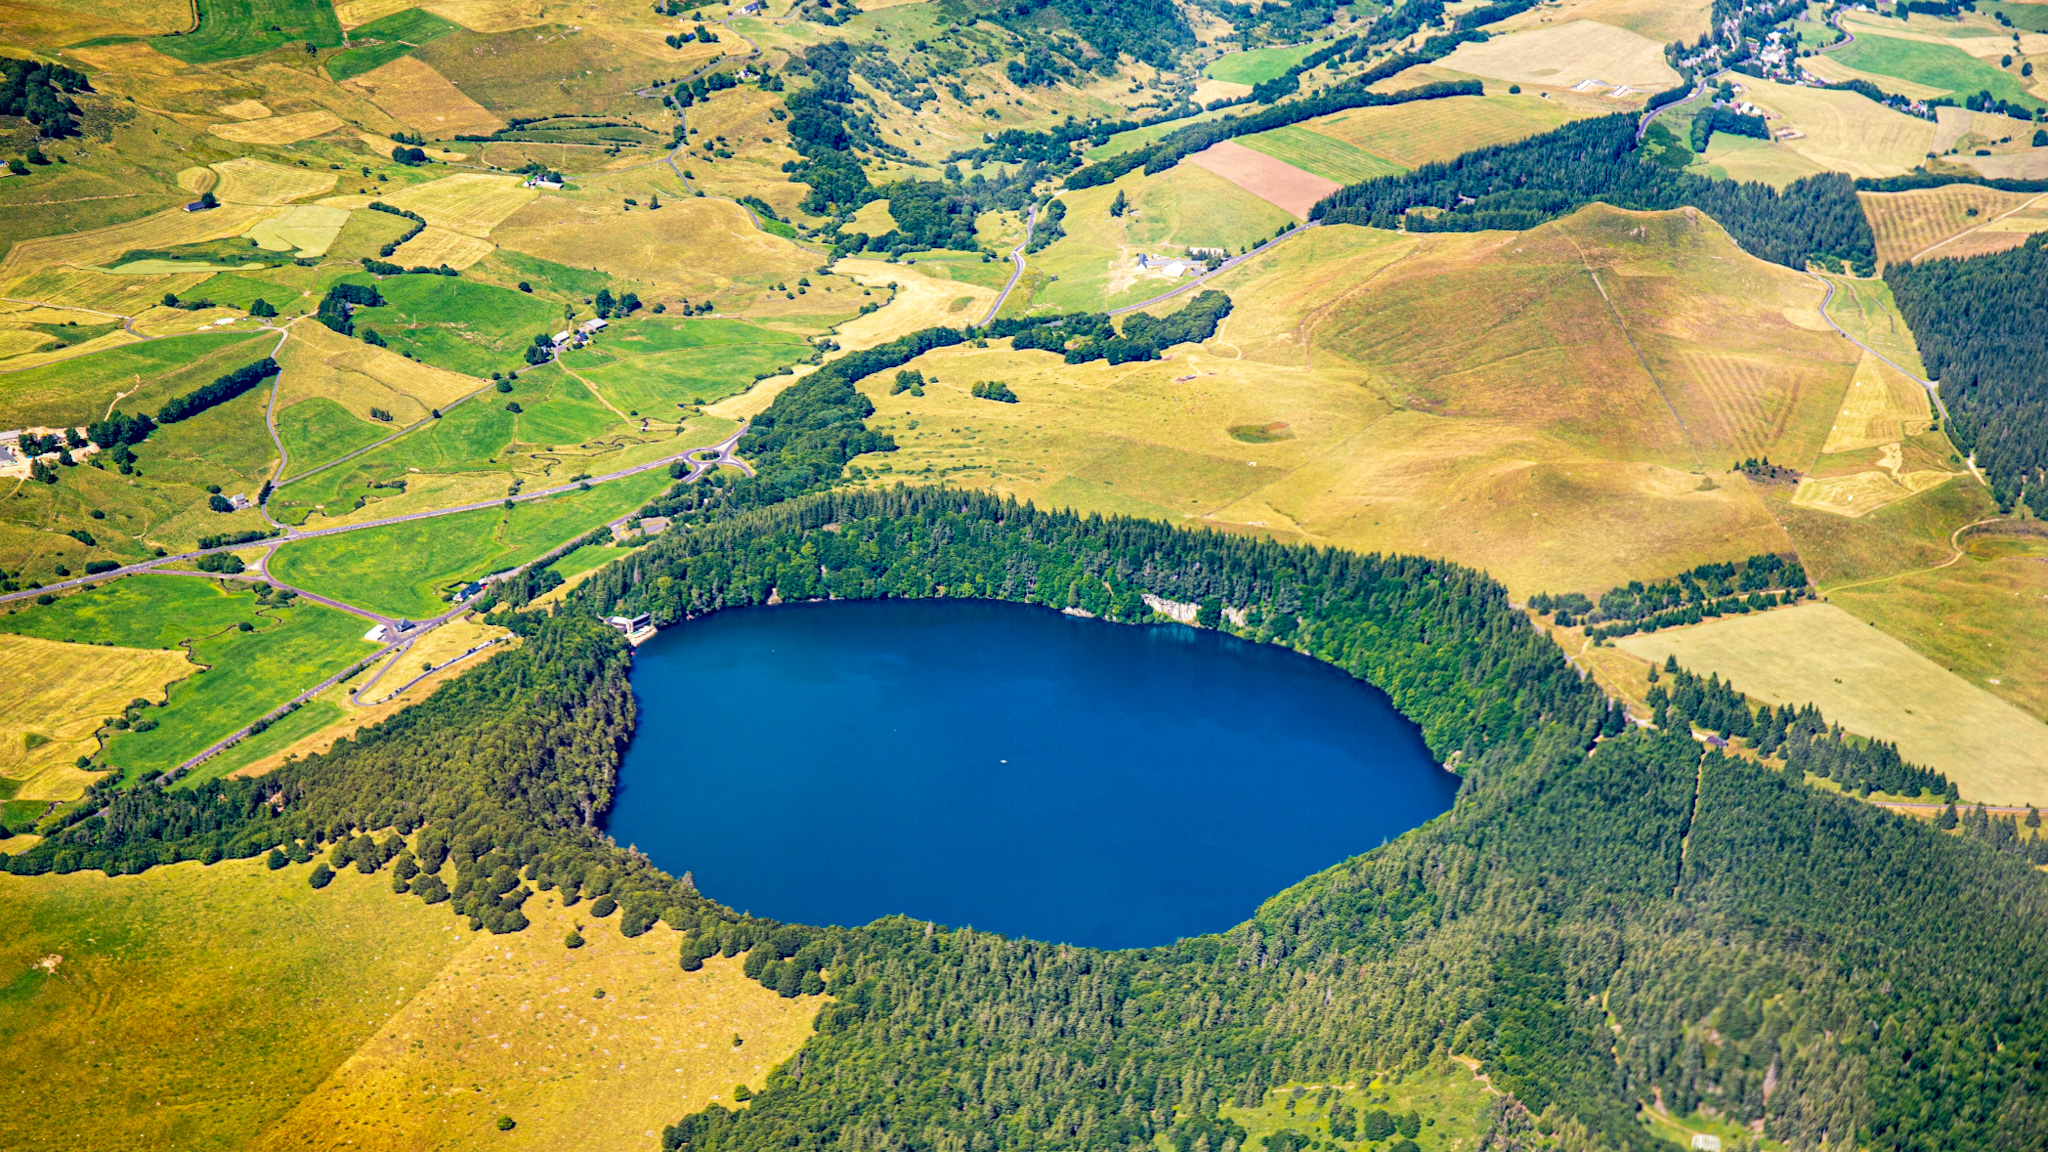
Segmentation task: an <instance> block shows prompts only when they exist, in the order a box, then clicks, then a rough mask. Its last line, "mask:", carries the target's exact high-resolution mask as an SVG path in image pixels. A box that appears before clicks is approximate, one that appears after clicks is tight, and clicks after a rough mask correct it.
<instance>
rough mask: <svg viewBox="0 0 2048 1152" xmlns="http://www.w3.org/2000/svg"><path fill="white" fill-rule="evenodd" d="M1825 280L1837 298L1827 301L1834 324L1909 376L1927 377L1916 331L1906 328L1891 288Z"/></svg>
mask: <svg viewBox="0 0 2048 1152" xmlns="http://www.w3.org/2000/svg"><path fill="white" fill-rule="evenodd" d="M1823 278H1824V279H1826V280H1827V282H1828V283H1829V284H1832V285H1834V288H1835V295H1834V298H1833V299H1831V300H1829V301H1828V315H1829V316H1830V317H1832V318H1833V319H1834V322H1835V323H1837V324H1840V325H1841V326H1842V328H1843V329H1844V330H1845V331H1847V332H1848V333H1849V334H1850V335H1852V336H1854V337H1856V338H1857V339H1858V340H1861V341H1863V342H1864V343H1865V344H1868V345H1869V346H1870V347H1872V348H1875V349H1876V350H1877V351H1879V352H1881V353H1883V354H1884V355H1885V357H1886V358H1887V359H1890V360H1891V361H1892V362H1894V363H1896V364H1898V365H1899V366H1900V367H1902V368H1904V369H1905V370H1907V371H1908V372H1912V373H1914V374H1915V375H1918V376H1922V377H1924V376H1926V374H1927V367H1926V365H1924V364H1922V363H1921V362H1920V347H1919V345H1917V344H1915V343H1914V342H1913V330H1912V329H1911V328H1908V327H1907V326H1906V320H1905V317H1903V316H1900V315H1899V306H1898V303H1897V302H1896V301H1894V300H1893V299H1892V290H1891V286H1890V285H1888V284H1886V283H1885V282H1884V281H1882V280H1861V279H1857V278H1855V277H1851V276H1834V275H1824V277H1823Z"/></svg>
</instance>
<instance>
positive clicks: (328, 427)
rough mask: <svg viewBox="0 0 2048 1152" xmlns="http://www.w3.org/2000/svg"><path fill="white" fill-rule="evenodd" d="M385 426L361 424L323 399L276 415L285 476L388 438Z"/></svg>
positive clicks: (300, 402)
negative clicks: (285, 461)
mask: <svg viewBox="0 0 2048 1152" xmlns="http://www.w3.org/2000/svg"><path fill="white" fill-rule="evenodd" d="M393 431H394V429H393V428H392V427H391V426H389V425H386V424H380V423H376V422H373V421H369V420H363V419H360V418H359V417H357V416H356V415H355V414H353V413H351V412H350V411H349V410H348V409H346V408H344V407H342V406H341V405H340V404H338V403H336V402H335V401H333V400H329V399H328V398H327V397H325V396H314V397H311V398H309V399H306V400H301V401H299V402H298V403H297V404H294V405H292V406H291V407H289V408H285V409H282V410H280V411H279V412H278V414H277V435H278V438H279V439H280V440H282V441H284V450H285V457H286V459H288V460H289V461H290V462H291V466H290V468H289V469H288V470H287V471H288V473H296V472H303V471H305V470H306V469H308V468H312V467H315V466H317V465H319V464H323V463H325V462H327V461H329V460H333V459H335V458H337V457H340V456H345V455H347V454H348V453H350V452H353V451H355V450H356V449H358V448H361V447H363V446H365V445H368V444H375V443H376V442H377V441H379V440H382V439H383V438H384V437H386V436H389V435H390V434H391V433H392V432H393Z"/></svg>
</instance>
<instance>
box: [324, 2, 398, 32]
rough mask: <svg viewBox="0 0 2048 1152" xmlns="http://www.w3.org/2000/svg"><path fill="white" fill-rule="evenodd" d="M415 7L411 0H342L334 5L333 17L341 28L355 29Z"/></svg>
mask: <svg viewBox="0 0 2048 1152" xmlns="http://www.w3.org/2000/svg"><path fill="white" fill-rule="evenodd" d="M416 7H418V5H417V4H414V3H413V2H412V0H342V2H341V3H339V4H336V5H335V6H334V18H335V19H336V20H337V21H339V22H340V24H341V26H342V27H343V28H348V29H356V28H360V27H362V26H363V25H365V24H368V23H369V22H370V21H372V20H381V19H383V18H384V17H386V16H392V15H396V14H397V13H400V12H403V11H405V10H406V9H408V8H416Z"/></svg>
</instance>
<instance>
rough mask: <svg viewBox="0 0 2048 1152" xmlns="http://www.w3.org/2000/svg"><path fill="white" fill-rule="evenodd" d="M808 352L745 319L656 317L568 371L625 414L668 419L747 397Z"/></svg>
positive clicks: (575, 360) (638, 322)
mask: <svg viewBox="0 0 2048 1152" xmlns="http://www.w3.org/2000/svg"><path fill="white" fill-rule="evenodd" d="M809 351H810V348H809V345H808V344H806V343H805V341H804V339H803V337H801V336H797V335H793V334H791V333H788V332H778V331H775V330H774V329H771V328H763V327H761V326H760V325H758V324H750V323H748V322H747V321H744V320H727V319H722V318H721V319H703V320H671V319H668V318H667V317H662V316H649V317H645V318H640V317H635V318H633V319H631V320H626V321H623V322H621V323H618V324H614V325H613V326H612V327H611V328H609V329H607V330H606V331H605V333H604V335H603V336H602V337H600V338H599V339H598V340H597V341H595V342H594V343H592V344H590V345H588V346H587V347H584V348H579V349H577V350H576V351H574V352H571V353H569V354H568V355H566V356H564V357H563V358H562V364H563V366H564V367H566V368H568V369H569V370H570V371H571V372H573V373H575V374H576V375H578V376H581V377H583V378H584V379H586V380H588V381H590V383H591V384H592V385H593V386H595V387H596V388H597V389H598V390H599V391H601V392H603V393H604V395H605V398H606V399H608V400H610V401H611V402H612V404H613V405H615V406H616V407H618V408H619V409H621V410H622V411H627V412H638V413H639V414H640V415H642V416H646V417H650V418H653V419H659V420H668V419H673V418H674V417H675V410H676V409H677V408H679V407H683V406H686V405H691V404H710V403H714V402H716V401H719V400H723V399H724V398H726V397H727V396H733V395H737V394H739V393H741V392H744V391H746V390H747V389H748V388H749V387H752V386H753V383H754V379H755V378H756V377H757V376H759V375H760V374H761V373H763V372H772V371H774V370H776V369H778V368H781V367H784V366H785V365H789V364H793V363H795V362H796V361H798V360H799V359H802V358H803V357H804V356H806V355H808V354H809Z"/></svg>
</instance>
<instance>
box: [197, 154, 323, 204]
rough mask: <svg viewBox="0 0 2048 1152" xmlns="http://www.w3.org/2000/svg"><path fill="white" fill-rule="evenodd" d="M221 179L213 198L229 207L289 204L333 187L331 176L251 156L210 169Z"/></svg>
mask: <svg viewBox="0 0 2048 1152" xmlns="http://www.w3.org/2000/svg"><path fill="white" fill-rule="evenodd" d="M213 170H214V171H215V172H216V173H218V174H219V176H220V179H219V181H218V182H216V183H215V184H214V195H216V196H218V197H220V198H221V199H222V200H226V201H228V202H229V203H231V204H265V205H273V206H274V205H278V204H289V203H291V202H292V201H294V200H302V199H304V198H306V197H308V196H312V195H315V194H317V193H321V192H325V191H327V190H328V189H330V188H332V187H334V181H335V176H334V173H333V172H327V171H320V172H316V171H314V170H312V169H310V168H287V167H285V166H284V165H282V164H272V163H270V162H269V161H267V160H258V159H256V158H255V157H252V156H238V157H236V158H235V159H233V160H223V161H221V162H220V163H218V164H215V165H213Z"/></svg>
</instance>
